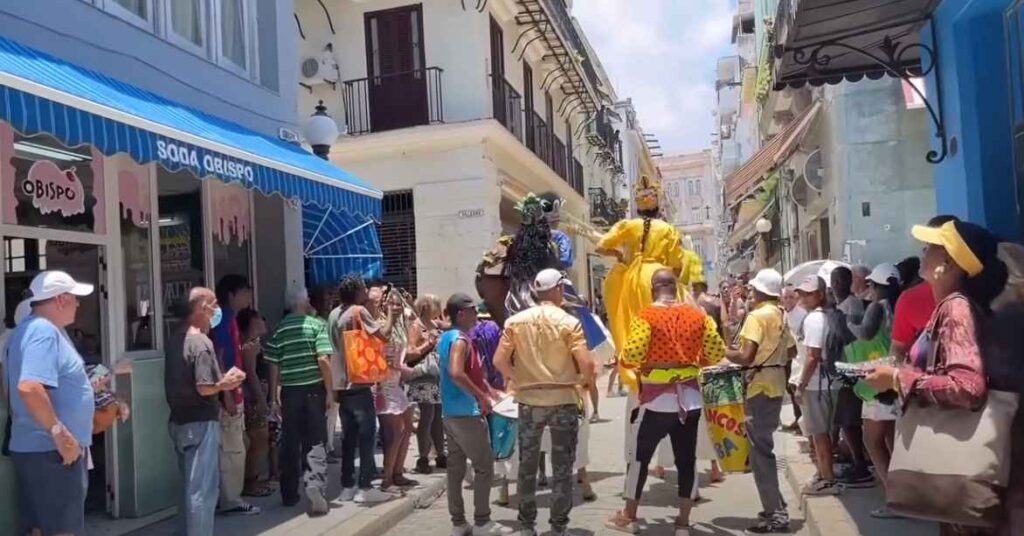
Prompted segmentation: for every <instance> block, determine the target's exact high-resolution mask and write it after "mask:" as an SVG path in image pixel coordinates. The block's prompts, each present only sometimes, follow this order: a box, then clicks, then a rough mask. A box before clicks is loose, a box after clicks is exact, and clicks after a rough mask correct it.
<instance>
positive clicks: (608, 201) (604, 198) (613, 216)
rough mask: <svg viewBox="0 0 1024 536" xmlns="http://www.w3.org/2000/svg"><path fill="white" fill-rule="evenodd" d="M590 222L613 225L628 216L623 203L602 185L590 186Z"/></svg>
mask: <svg viewBox="0 0 1024 536" xmlns="http://www.w3.org/2000/svg"><path fill="white" fill-rule="evenodd" d="M587 192H588V193H589V194H590V195H589V197H590V222H591V223H593V224H595V225H599V226H609V227H610V226H612V225H615V223H616V222H618V221H619V220H621V219H623V218H625V217H626V212H625V210H624V208H623V206H622V204H621V203H618V202H616V201H615V199H612V197H611V196H609V195H608V193H607V192H605V190H604V188H601V187H600V186H598V187H595V188H590V189H588V191H587Z"/></svg>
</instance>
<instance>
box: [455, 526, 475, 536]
mask: <svg viewBox="0 0 1024 536" xmlns="http://www.w3.org/2000/svg"><path fill="white" fill-rule="evenodd" d="M472 533H473V527H470V526H469V524H465V525H456V526H454V527H452V536H469V535H470V534H472Z"/></svg>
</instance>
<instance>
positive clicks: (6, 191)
mask: <svg viewBox="0 0 1024 536" xmlns="http://www.w3.org/2000/svg"><path fill="white" fill-rule="evenodd" d="M0 202H2V203H3V214H4V223H8V224H12V225H25V226H29V227H45V228H49V229H61V230H66V231H80V232H86V233H98V234H104V233H106V219H105V217H104V214H105V212H104V210H105V208H104V194H103V157H102V155H101V154H100V153H98V152H96V153H94V152H93V149H92V148H91V147H89V146H81V147H74V148H72V147H65V146H64V145H63V144H61V143H60V142H59V141H57V140H56V139H54V138H53V137H51V136H47V135H38V136H32V137H26V136H22V135H21V134H18V133H17V132H14V131H13V130H12V129H11V127H10V125H8V124H7V123H0Z"/></svg>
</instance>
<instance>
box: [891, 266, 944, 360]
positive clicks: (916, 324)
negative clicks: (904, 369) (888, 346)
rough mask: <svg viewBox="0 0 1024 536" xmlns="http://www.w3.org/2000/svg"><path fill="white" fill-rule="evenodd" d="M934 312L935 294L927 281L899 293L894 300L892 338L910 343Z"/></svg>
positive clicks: (922, 329)
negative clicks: (898, 296) (898, 297)
mask: <svg viewBox="0 0 1024 536" xmlns="http://www.w3.org/2000/svg"><path fill="white" fill-rule="evenodd" d="M934 312H935V295H934V294H932V286H931V285H929V284H928V283H927V282H924V283H919V284H917V285H915V286H913V287H911V288H910V290H908V291H906V292H904V293H903V294H900V299H898V300H896V314H895V315H894V317H893V322H892V340H893V341H895V342H898V343H901V344H906V345H908V346H909V345H911V344H914V341H916V340H917V337H918V336H919V335H920V334H921V332H922V331H924V328H926V327H928V321H929V320H931V318H932V313H934Z"/></svg>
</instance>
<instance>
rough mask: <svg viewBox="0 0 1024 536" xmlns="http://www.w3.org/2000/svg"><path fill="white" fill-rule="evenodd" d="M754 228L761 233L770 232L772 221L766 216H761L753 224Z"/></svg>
mask: <svg viewBox="0 0 1024 536" xmlns="http://www.w3.org/2000/svg"><path fill="white" fill-rule="evenodd" d="M754 228H755V229H757V232H759V233H761V234H768V233H770V232H772V221H771V220H769V219H767V218H761V219H759V220H757V223H755V224H754Z"/></svg>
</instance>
